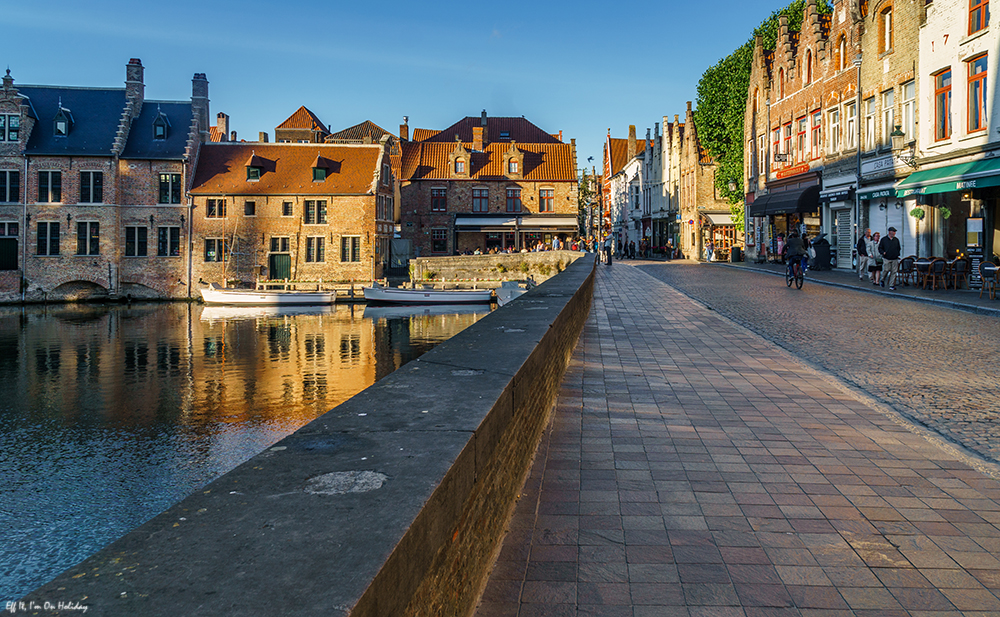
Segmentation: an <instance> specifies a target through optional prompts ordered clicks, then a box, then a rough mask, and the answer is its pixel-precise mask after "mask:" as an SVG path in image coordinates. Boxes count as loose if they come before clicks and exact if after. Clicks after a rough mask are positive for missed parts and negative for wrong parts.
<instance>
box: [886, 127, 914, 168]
mask: <svg viewBox="0 0 1000 617" xmlns="http://www.w3.org/2000/svg"><path fill="white" fill-rule="evenodd" d="M901 128H903V127H902V126H900V125H898V124H897V125H896V128H895V129H894V130H893V131H892V132H891V133H889V137H891V138H892V153H893V154H895V155H896V158H897V159H898V160H899V161H900V162H902V163H906V164H907V165H909V166H910V167H912V168H914V169H917V163H916V158H917V157H916V156H915V153H914V152H913V149H912V148H911V149H910V151H909V153H908V154H903V150H904V148H906V146H905V145H904V144H903V141H904V140H905V139H906V135H904V134H903V131H901V130H900V129H901Z"/></svg>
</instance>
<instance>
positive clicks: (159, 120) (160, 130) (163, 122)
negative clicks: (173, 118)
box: [153, 113, 170, 140]
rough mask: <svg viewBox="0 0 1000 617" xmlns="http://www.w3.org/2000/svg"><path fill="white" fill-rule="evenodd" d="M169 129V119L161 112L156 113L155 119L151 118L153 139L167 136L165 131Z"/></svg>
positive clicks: (161, 138)
mask: <svg viewBox="0 0 1000 617" xmlns="http://www.w3.org/2000/svg"><path fill="white" fill-rule="evenodd" d="M169 129H170V120H168V119H167V116H166V115H165V114H163V113H160V114H157V116H156V119H155V120H153V139H155V140H163V139H166V138H167V132H168V130H169Z"/></svg>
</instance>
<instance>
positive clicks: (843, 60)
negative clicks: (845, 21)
mask: <svg viewBox="0 0 1000 617" xmlns="http://www.w3.org/2000/svg"><path fill="white" fill-rule="evenodd" d="M836 67H837V70H838V71H843V70H844V69H845V68H847V37H845V36H844V35H843V34H842V35H840V41H839V42H838V43H837V62H836Z"/></svg>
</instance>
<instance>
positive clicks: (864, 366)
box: [639, 262, 1000, 461]
mask: <svg viewBox="0 0 1000 617" xmlns="http://www.w3.org/2000/svg"><path fill="white" fill-rule="evenodd" d="M639 268H640V269H641V270H642V271H644V272H646V273H648V274H650V275H652V276H654V277H656V278H658V279H659V280H661V281H663V282H665V283H667V284H669V285H672V286H674V287H675V288H677V289H678V290H679V291H681V292H682V293H685V294H687V295H689V296H691V297H693V298H695V299H697V300H699V301H700V302H702V303H704V304H706V305H707V306H709V307H711V308H712V309H714V310H716V311H718V312H719V313H721V314H722V315H725V316H726V317H728V318H730V319H732V320H733V321H735V322H737V323H739V324H740V325H742V326H745V327H746V328H748V329H750V330H752V331H753V332H756V333H757V334H760V335H761V336H763V337H764V338H766V339H768V340H771V341H773V342H775V343H777V344H778V345H780V346H781V347H783V348H785V349H787V350H788V351H790V352H792V353H793V354H795V355H797V356H800V357H802V358H804V359H806V360H808V361H809V362H813V363H815V364H816V365H818V366H820V367H822V368H823V369H824V370H826V371H829V372H830V373H832V374H834V375H836V376H837V377H839V378H840V379H843V380H844V381H846V382H848V383H849V384H851V385H854V386H856V387H858V388H860V389H862V390H864V391H865V392H867V393H868V394H870V395H871V396H872V397H874V398H876V399H877V400H879V401H881V402H883V403H885V404H888V405H890V406H892V407H893V408H895V409H896V410H897V411H899V412H900V413H902V414H904V415H906V416H907V417H909V418H910V419H912V420H914V421H915V422H917V423H918V424H923V425H925V426H927V427H928V428H930V429H932V430H934V431H936V432H938V433H940V434H941V435H943V436H945V437H946V438H948V439H951V440H953V441H955V442H957V443H959V444H962V445H963V446H965V447H967V448H969V449H971V450H974V451H976V452H978V453H980V454H981V455H983V456H984V457H986V458H990V459H992V460H994V461H1000V421H998V420H1000V402H998V400H997V393H998V391H1000V377H998V375H1000V373H998V370H997V369H998V362H1000V318H997V317H993V316H989V315H977V314H973V313H969V312H965V311H959V310H955V309H953V308H948V307H942V306H935V305H933V304H925V303H921V302H910V301H905V300H900V299H897V298H893V297H892V295H891V294H888V293H885V294H882V293H878V294H872V293H863V292H860V291H855V290H851V289H844V288H838V287H830V286H826V285H817V284H812V281H811V280H809V278H808V277H807V279H806V284H805V286H804V287H803V289H802V290H801V291H797V290H795V289H794V288H792V289H789V288H787V287H786V286H785V282H784V280H783V279H782V278H781V277H778V276H773V275H770V274H764V273H760V272H753V271H746V270H743V269H738V268H731V267H725V266H718V265H703V264H695V263H692V262H676V263H669V264H650V265H642V266H639ZM973 297H975V296H974V294H973Z"/></svg>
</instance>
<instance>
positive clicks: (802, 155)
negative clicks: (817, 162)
mask: <svg viewBox="0 0 1000 617" xmlns="http://www.w3.org/2000/svg"><path fill="white" fill-rule="evenodd" d="M795 123H796V124H797V125H798V126H797V127H796V128H797V129H798V130H797V131H796V133H795V150H796V151H797V152H798V155H799V161H805V160H808V159H809V144H808V142H806V139H807V138H808V137H807V136H808V133H809V121H808V120H807V119H806V117H805V116H802V117H801V118H799V119H798V120H796V121H795Z"/></svg>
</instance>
